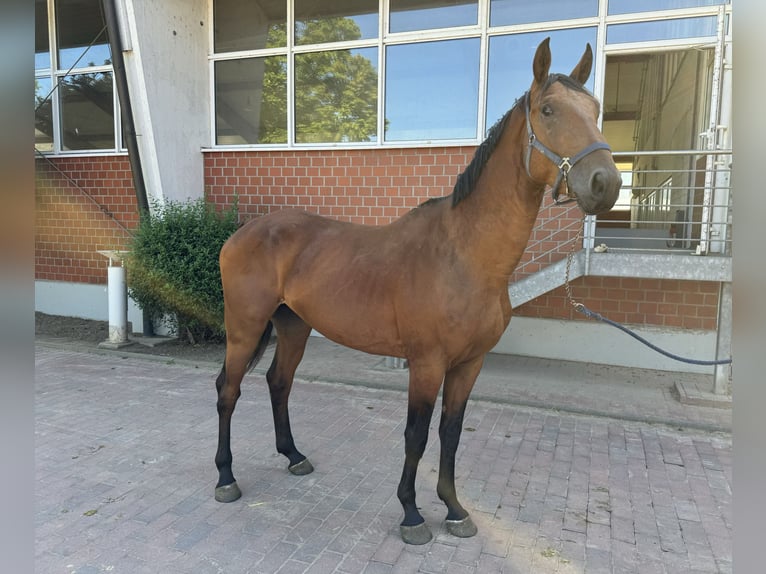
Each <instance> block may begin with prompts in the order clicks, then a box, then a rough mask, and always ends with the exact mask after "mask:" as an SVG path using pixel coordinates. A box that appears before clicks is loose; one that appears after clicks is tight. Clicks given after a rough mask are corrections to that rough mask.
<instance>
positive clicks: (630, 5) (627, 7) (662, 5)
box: [607, 0, 729, 14]
mask: <svg viewBox="0 0 766 574" xmlns="http://www.w3.org/2000/svg"><path fill="white" fill-rule="evenodd" d="M721 4H729V0H641V1H640V2H636V0H609V7H608V8H607V14H630V13H633V12H655V11H657V10H672V9H674V8H694V7H697V6H718V5H721Z"/></svg>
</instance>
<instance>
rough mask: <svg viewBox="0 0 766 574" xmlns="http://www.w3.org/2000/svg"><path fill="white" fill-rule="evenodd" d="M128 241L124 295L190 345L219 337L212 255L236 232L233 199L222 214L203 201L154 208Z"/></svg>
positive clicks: (218, 291) (219, 293)
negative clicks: (164, 321) (164, 322)
mask: <svg viewBox="0 0 766 574" xmlns="http://www.w3.org/2000/svg"><path fill="white" fill-rule="evenodd" d="M153 207H154V210H153V211H154V213H153V214H152V215H145V216H143V217H142V218H141V221H140V223H139V226H138V229H137V231H136V234H135V236H134V238H133V239H132V241H131V246H130V254H129V255H128V258H127V260H126V266H127V268H128V292H129V294H130V296H131V297H132V298H133V299H134V300H135V301H136V303H137V304H138V306H139V307H140V308H141V309H142V310H144V311H146V312H148V314H149V315H150V317H151V318H152V319H154V320H158V319H160V320H166V321H168V317H169V318H170V319H169V325H168V326H169V327H170V329H171V331H174V332H175V333H177V334H178V336H179V337H180V338H186V339H188V340H189V342H191V343H196V342H200V341H221V340H223V338H224V326H223V290H222V288H221V271H220V269H219V267H218V254H219V253H220V251H221V247H222V246H223V244H224V242H225V241H226V240H227V239H228V238H229V236H230V235H231V234H232V233H234V231H235V230H236V229H237V226H238V225H237V221H238V209H237V202H236V198H235V201H234V204H233V205H232V207H231V208H230V209H228V210H224V211H222V212H218V211H216V209H215V208H214V207H213V206H212V205H210V204H208V203H206V202H205V200H203V199H200V200H195V201H190V202H186V203H180V202H167V203H165V205H154V206H153Z"/></svg>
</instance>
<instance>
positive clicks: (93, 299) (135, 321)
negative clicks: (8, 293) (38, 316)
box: [35, 270, 144, 333]
mask: <svg viewBox="0 0 766 574" xmlns="http://www.w3.org/2000/svg"><path fill="white" fill-rule="evenodd" d="M104 275H106V270H104ZM35 311H40V312H42V313H47V314H48V315H61V316H64V317H80V318H81V319H95V320H97V321H108V320H109V299H108V297H107V292H106V285H93V284H90V283H68V282H66V281H40V280H38V281H35ZM128 323H132V330H131V329H130V327H131V325H129V326H128V327H129V328H128V332H129V333H141V332H143V329H144V321H143V314H142V312H141V310H140V309H139V308H138V306H137V305H136V303H135V301H133V300H132V299H131V298H130V297H128Z"/></svg>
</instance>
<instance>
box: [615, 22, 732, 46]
mask: <svg viewBox="0 0 766 574" xmlns="http://www.w3.org/2000/svg"><path fill="white" fill-rule="evenodd" d="M716 23H717V18H716V17H715V16H703V17H700V18H674V19H672V20H657V21H655V22H631V23H628V24H612V25H610V26H608V27H607V29H606V42H607V44H621V43H624V42H649V41H652V40H672V39H676V38H699V37H706V36H715V35H716Z"/></svg>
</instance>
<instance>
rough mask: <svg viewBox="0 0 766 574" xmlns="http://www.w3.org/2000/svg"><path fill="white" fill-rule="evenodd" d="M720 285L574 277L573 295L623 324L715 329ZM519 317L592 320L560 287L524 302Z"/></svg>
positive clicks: (625, 278) (695, 282) (593, 308)
mask: <svg viewBox="0 0 766 574" xmlns="http://www.w3.org/2000/svg"><path fill="white" fill-rule="evenodd" d="M718 289H719V286H718V283H715V282H711V281H678V280H676V279H633V278H627V277H581V278H579V279H577V280H575V281H572V297H574V299H575V300H576V301H580V302H582V303H584V304H585V305H586V306H587V307H588V308H589V309H590V310H592V311H595V312H597V313H601V314H602V315H604V316H605V317H608V318H609V319H611V320H612V321H617V322H618V323H632V324H639V325H641V324H646V325H655V326H664V327H679V328H683V329H697V330H713V329H715V328H716V326H717V318H718V298H719V293H718ZM514 313H515V314H516V315H519V316H525V317H539V318H547V319H567V320H569V319H577V320H586V318H585V316H584V315H582V314H581V313H578V312H577V311H575V310H574V308H573V307H572V306H571V305H570V304H569V303H568V301H567V298H566V292H565V290H564V287H559V288H558V289H554V290H553V291H550V292H548V293H546V294H545V295H542V296H541V297H538V298H536V299H534V300H532V301H530V302H529V303H527V304H525V305H522V306H521V307H519V308H518V309H516V310H515V311H514Z"/></svg>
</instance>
